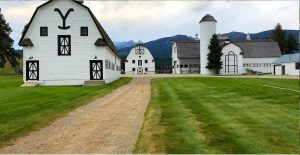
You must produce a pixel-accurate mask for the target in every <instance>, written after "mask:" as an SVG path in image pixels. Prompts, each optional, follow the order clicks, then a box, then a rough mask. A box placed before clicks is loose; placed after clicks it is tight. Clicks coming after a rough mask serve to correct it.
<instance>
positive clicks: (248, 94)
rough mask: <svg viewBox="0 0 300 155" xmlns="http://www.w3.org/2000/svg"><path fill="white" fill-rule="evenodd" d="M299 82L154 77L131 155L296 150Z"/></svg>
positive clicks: (297, 144)
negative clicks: (140, 154)
mask: <svg viewBox="0 0 300 155" xmlns="http://www.w3.org/2000/svg"><path fill="white" fill-rule="evenodd" d="M261 85H271V86H276V87H283V88H287V89H292V90H298V89H299V84H298V80H287V79H250V78H218V77H216V78H209V77H198V78H159V79H154V80H153V81H152V99H151V102H150V103H149V105H148V108H147V110H146V113H145V121H144V123H143V126H142V129H141V131H140V133H139V137H138V140H137V142H136V146H135V149H134V151H133V152H134V153H241V154H242V153H249V154H250V153H295V154H296V153H298V148H299V134H298V127H299V125H298V114H299V113H298V112H299V111H298V103H299V94H298V93H297V92H294V91H290V90H282V89H276V88H271V87H265V86H261Z"/></svg>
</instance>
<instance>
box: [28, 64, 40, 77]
mask: <svg viewBox="0 0 300 155" xmlns="http://www.w3.org/2000/svg"><path fill="white" fill-rule="evenodd" d="M28 80H34V81H38V80H39V61H37V60H29V61H26V81H28Z"/></svg>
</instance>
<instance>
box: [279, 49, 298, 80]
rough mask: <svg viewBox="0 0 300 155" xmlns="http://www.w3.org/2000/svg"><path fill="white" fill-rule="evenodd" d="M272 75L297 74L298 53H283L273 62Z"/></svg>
mask: <svg viewBox="0 0 300 155" xmlns="http://www.w3.org/2000/svg"><path fill="white" fill-rule="evenodd" d="M273 69H274V70H273V74H274V75H299V72H300V53H294V54H285V55H282V56H281V57H280V58H278V59H277V60H276V61H274V62H273Z"/></svg>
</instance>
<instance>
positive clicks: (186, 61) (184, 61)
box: [179, 58, 200, 65]
mask: <svg viewBox="0 0 300 155" xmlns="http://www.w3.org/2000/svg"><path fill="white" fill-rule="evenodd" d="M179 61H180V64H196V65H200V58H195V59H179Z"/></svg>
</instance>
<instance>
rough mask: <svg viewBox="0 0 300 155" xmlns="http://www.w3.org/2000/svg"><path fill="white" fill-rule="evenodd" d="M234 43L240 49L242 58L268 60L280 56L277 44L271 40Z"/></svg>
mask: <svg viewBox="0 0 300 155" xmlns="http://www.w3.org/2000/svg"><path fill="white" fill-rule="evenodd" d="M234 43H235V44H236V45H238V46H239V47H240V48H241V49H242V51H243V53H244V56H243V57H244V58H268V57H280V56H281V52H280V49H279V46H278V43H277V42H276V41H273V40H250V41H235V42H234Z"/></svg>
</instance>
